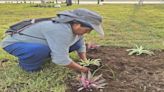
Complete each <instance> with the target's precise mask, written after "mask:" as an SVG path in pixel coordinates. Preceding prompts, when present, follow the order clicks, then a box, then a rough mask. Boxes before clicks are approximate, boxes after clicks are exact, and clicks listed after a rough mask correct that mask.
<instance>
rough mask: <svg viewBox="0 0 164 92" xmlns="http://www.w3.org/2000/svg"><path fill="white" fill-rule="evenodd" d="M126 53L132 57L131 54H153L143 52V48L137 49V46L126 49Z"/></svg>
mask: <svg viewBox="0 0 164 92" xmlns="http://www.w3.org/2000/svg"><path fill="white" fill-rule="evenodd" d="M126 51H129V53H128V55H133V54H136V55H141V54H148V55H154V53H153V52H152V51H149V50H144V48H143V47H142V46H140V47H139V46H137V45H136V48H133V49H127V50H126Z"/></svg>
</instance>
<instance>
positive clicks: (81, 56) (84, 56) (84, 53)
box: [78, 52, 87, 61]
mask: <svg viewBox="0 0 164 92" xmlns="http://www.w3.org/2000/svg"><path fill="white" fill-rule="evenodd" d="M78 56H79V58H80V59H82V60H84V61H85V60H87V56H86V52H79V53H78Z"/></svg>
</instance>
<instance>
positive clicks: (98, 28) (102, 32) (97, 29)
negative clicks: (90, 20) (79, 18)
mask: <svg viewBox="0 0 164 92" xmlns="http://www.w3.org/2000/svg"><path fill="white" fill-rule="evenodd" d="M91 26H92V27H93V29H94V30H95V31H96V32H98V33H99V34H100V35H101V36H102V37H104V31H103V28H102V26H101V25H96V24H91Z"/></svg>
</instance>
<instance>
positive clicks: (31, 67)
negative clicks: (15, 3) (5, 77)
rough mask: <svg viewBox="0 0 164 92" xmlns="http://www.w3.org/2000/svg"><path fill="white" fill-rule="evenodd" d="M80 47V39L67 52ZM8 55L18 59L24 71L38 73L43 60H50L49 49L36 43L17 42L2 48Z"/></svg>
mask: <svg viewBox="0 0 164 92" xmlns="http://www.w3.org/2000/svg"><path fill="white" fill-rule="evenodd" d="M81 46H82V41H81V39H80V40H79V41H78V42H76V43H75V44H74V45H72V46H71V47H70V50H69V52H72V51H75V50H78V49H79V48H80V47H81ZM4 50H5V51H7V52H8V53H9V54H12V55H14V56H16V57H18V59H19V65H20V67H21V68H22V69H24V70H26V71H32V72H33V71H38V70H40V69H41V65H42V64H43V63H44V61H45V59H47V58H50V52H51V51H50V48H49V47H48V46H46V45H43V44H38V43H24V42H18V43H14V44H12V45H9V46H7V47H5V48H4Z"/></svg>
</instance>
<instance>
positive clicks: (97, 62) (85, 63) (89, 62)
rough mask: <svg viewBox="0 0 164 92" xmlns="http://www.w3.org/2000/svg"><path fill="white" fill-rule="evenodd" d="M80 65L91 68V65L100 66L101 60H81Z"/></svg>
mask: <svg viewBox="0 0 164 92" xmlns="http://www.w3.org/2000/svg"><path fill="white" fill-rule="evenodd" d="M79 64H80V65H82V66H89V65H96V66H100V59H87V60H81V62H80V63H79Z"/></svg>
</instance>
